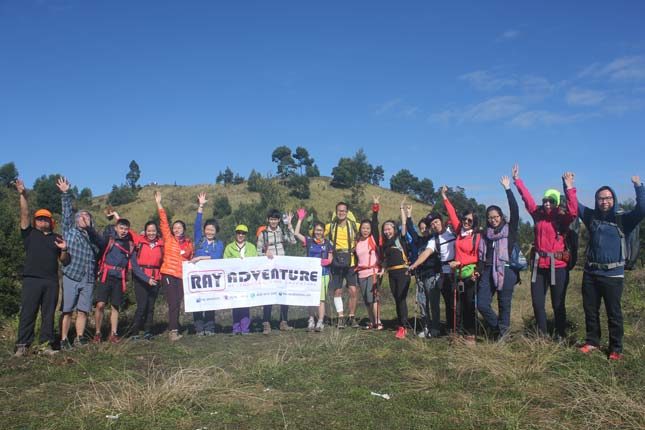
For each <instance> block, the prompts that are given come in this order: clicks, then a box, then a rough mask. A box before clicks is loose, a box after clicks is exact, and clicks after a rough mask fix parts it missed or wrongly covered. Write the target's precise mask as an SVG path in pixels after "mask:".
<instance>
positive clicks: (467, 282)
mask: <svg viewBox="0 0 645 430" xmlns="http://www.w3.org/2000/svg"><path fill="white" fill-rule="evenodd" d="M462 282H463V289H461V288H460V289H459V292H458V294H459V307H458V312H459V315H458V316H457V320H458V321H459V326H460V327H461V332H462V334H464V335H466V336H474V335H475V324H476V321H475V319H476V318H477V315H476V312H475V293H476V291H477V281H473V280H472V279H470V278H468V279H464V280H463V281H462Z"/></svg>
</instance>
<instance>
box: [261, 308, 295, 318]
mask: <svg viewBox="0 0 645 430" xmlns="http://www.w3.org/2000/svg"><path fill="white" fill-rule="evenodd" d="M272 309H273V305H264V308H263V309H262V319H263V320H264V322H270V321H271V310H272ZM288 314H289V305H280V321H287V320H288Z"/></svg>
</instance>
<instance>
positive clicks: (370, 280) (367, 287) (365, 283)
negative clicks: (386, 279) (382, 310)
mask: <svg viewBox="0 0 645 430" xmlns="http://www.w3.org/2000/svg"><path fill="white" fill-rule="evenodd" d="M358 286H359V287H360V288H361V297H362V298H363V302H365V305H371V304H372V303H374V302H375V294H374V290H375V288H373V287H374V276H371V275H370V276H368V277H366V278H358Z"/></svg>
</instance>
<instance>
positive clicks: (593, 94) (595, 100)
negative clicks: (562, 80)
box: [566, 87, 606, 106]
mask: <svg viewBox="0 0 645 430" xmlns="http://www.w3.org/2000/svg"><path fill="white" fill-rule="evenodd" d="M605 98H606V95H605V93H604V92H602V91H596V90H586V89H583V88H577V87H573V88H571V89H570V90H569V91H568V92H567V95H566V100H567V103H568V104H569V105H571V106H597V105H599V104H600V103H602V102H603V100H605Z"/></svg>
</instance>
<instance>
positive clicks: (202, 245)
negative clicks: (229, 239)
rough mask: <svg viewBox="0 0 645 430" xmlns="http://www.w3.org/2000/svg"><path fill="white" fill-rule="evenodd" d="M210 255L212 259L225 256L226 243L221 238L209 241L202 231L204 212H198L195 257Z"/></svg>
mask: <svg viewBox="0 0 645 430" xmlns="http://www.w3.org/2000/svg"><path fill="white" fill-rule="evenodd" d="M205 256H208V257H210V258H211V259H212V260H216V259H219V258H222V257H223V256H224V244H223V243H222V241H221V240H214V241H213V242H212V243H208V240H206V238H205V237H204V235H203V233H202V213H201V212H197V216H196V217H195V252H194V253H193V257H205Z"/></svg>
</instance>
